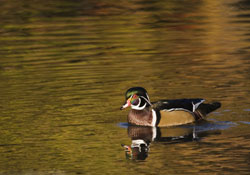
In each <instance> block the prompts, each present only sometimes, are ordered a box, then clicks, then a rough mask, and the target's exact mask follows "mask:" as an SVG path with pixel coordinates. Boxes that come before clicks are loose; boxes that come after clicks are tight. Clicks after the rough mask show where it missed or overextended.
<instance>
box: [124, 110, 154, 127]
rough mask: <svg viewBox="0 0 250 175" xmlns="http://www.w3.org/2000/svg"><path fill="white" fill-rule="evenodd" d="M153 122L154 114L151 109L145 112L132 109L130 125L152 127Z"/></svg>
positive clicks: (129, 117) (129, 116) (129, 115)
mask: <svg viewBox="0 0 250 175" xmlns="http://www.w3.org/2000/svg"><path fill="white" fill-rule="evenodd" d="M152 120H153V114H152V110H151V109H150V108H145V109H143V110H135V109H131V111H130V112H129V114H128V123H131V124H133V125H141V126H151V123H152Z"/></svg>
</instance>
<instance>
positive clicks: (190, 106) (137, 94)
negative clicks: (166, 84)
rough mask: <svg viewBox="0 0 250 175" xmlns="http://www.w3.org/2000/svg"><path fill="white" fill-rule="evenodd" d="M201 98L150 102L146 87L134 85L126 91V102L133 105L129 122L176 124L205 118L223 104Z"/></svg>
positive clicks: (149, 124) (148, 124)
mask: <svg viewBox="0 0 250 175" xmlns="http://www.w3.org/2000/svg"><path fill="white" fill-rule="evenodd" d="M204 101H205V100H204V99H201V98H192V99H176V100H160V101H157V102H150V100H149V96H148V93H147V91H146V89H144V88H142V87H133V88H130V89H128V90H127V92H126V93H125V104H124V105H123V106H122V107H121V108H120V109H121V110H122V109H125V108H127V107H131V110H130V112H129V114H128V118H127V119H128V123H129V124H132V125H140V126H159V127H161V126H175V125H183V124H188V123H193V122H195V121H199V120H203V119H205V117H206V115H207V114H208V113H210V112H212V111H214V110H216V109H218V108H219V107H220V106H221V103H220V102H213V103H207V104H206V103H203V102H204Z"/></svg>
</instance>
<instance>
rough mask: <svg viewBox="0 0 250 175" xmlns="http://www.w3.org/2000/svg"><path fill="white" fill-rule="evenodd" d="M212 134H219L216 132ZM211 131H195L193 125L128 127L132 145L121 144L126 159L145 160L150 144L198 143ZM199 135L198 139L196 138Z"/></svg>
mask: <svg viewBox="0 0 250 175" xmlns="http://www.w3.org/2000/svg"><path fill="white" fill-rule="evenodd" d="M212 133H213V134H220V132H219V131H218V130H217V131H215V132H212ZM212 133H211V131H210V132H209V133H208V131H201V130H200V131H199V129H198V131H197V129H196V126H195V125H188V126H176V127H163V128H160V127H147V126H135V125H133V126H128V136H129V137H130V138H131V140H132V143H131V145H130V146H128V145H124V144H122V146H123V147H124V148H125V155H126V158H127V159H132V160H145V159H146V158H147V157H148V154H149V151H150V144H151V142H161V143H164V144H175V143H182V142H189V141H199V140H200V138H202V137H205V136H206V135H208V134H212ZM198 134H199V137H198Z"/></svg>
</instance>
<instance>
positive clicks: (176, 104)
mask: <svg viewBox="0 0 250 175" xmlns="http://www.w3.org/2000/svg"><path fill="white" fill-rule="evenodd" d="M204 101H205V100H204V99H201V98H192V99H176V100H160V101H157V102H152V107H153V109H155V110H159V111H160V110H167V111H176V110H188V111H189V112H194V111H195V110H196V109H197V108H198V107H199V105H200V104H201V103H203V102H204Z"/></svg>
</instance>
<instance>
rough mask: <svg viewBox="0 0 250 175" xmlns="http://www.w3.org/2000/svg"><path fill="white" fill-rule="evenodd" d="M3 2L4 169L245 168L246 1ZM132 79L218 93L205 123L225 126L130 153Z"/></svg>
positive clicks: (249, 68)
mask: <svg viewBox="0 0 250 175" xmlns="http://www.w3.org/2000/svg"><path fill="white" fill-rule="evenodd" d="M0 4H1V5H0V82H1V83H0V157H1V158H0V174H118V173H119V174H128V173H130V174H193V173H196V174H211V173H214V174H217V173H222V174H224V173H226V174H235V173H236V172H237V174H248V173H249V171H250V168H249V163H250V153H249V149H250V146H249V145H250V129H249V124H250V99H249V95H250V2H249V1H248V0H221V1H217V0H162V1H155V0H121V1H114V0H91V1H89V0H74V1H73V0H71V1H70V0H53V1H52V0H47V1H41V0H25V1H24V0H12V1H7V0H0ZM133 86H142V87H144V88H146V89H147V91H148V93H149V96H150V99H151V100H152V101H155V100H159V99H175V98H204V99H206V100H207V101H208V102H210V101H220V102H221V103H222V107H221V108H220V109H219V110H217V111H216V112H214V113H213V114H211V115H210V116H209V117H208V121H209V122H212V123H213V124H212V127H210V126H211V125H209V127H207V125H206V127H205V128H206V129H205V130H206V131H215V130H216V132H217V131H218V132H219V134H206V136H204V137H203V138H202V139H201V140H199V141H190V142H180V143H175V144H167V143H166V142H163V143H162V142H160V143H157V142H152V143H151V145H150V152H149V156H148V158H147V159H146V160H144V161H128V160H126V157H125V155H124V150H123V148H122V147H121V146H120V145H121V144H123V143H125V144H130V143H131V138H130V137H129V136H128V133H127V128H126V127H125V128H124V127H121V125H123V124H122V123H126V117H127V112H128V111H120V110H119V108H120V106H121V105H122V104H123V103H124V93H125V91H126V90H127V89H128V88H130V87H133ZM222 125H223V127H221V126H222ZM225 128H226V129H225ZM218 132H217V133H218Z"/></svg>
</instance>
